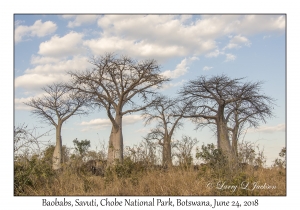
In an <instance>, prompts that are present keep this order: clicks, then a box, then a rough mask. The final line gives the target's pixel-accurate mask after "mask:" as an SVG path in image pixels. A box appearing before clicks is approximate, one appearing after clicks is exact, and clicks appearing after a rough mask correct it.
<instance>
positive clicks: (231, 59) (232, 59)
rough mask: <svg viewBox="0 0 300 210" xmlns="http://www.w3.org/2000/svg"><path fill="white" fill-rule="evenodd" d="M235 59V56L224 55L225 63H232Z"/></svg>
mask: <svg viewBox="0 0 300 210" xmlns="http://www.w3.org/2000/svg"><path fill="white" fill-rule="evenodd" d="M235 59H236V56H235V55H233V54H230V53H228V54H226V60H225V62H229V61H234V60H235Z"/></svg>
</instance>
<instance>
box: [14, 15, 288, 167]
mask: <svg viewBox="0 0 300 210" xmlns="http://www.w3.org/2000/svg"><path fill="white" fill-rule="evenodd" d="M14 24H15V26H14V41H15V43H14V49H15V50H14V53H15V54H14V71H15V74H14V75H15V81H14V85H15V125H20V124H23V123H26V124H28V125H29V126H30V127H34V126H38V127H41V126H42V127H44V128H43V129H41V131H42V130H47V129H50V128H51V126H49V125H47V124H46V123H41V122H40V121H39V120H38V119H37V118H35V117H34V116H32V115H31V114H30V109H29V107H26V106H25V105H24V104H23V102H26V101H28V100H29V99H30V98H31V97H35V96H39V95H41V94H42V90H41V88H42V87H44V86H45V85H48V84H52V83H53V82H60V81H68V79H69V78H68V76H67V75H66V73H65V72H66V71H75V70H85V69H87V68H90V65H89V63H88V60H89V59H90V58H91V57H92V56H100V55H103V54H104V53H106V52H115V53H116V54H118V55H129V56H131V57H133V58H136V59H140V60H142V59H149V58H150V59H152V58H153V59H156V60H157V61H158V63H159V64H160V65H161V71H162V74H163V75H165V76H166V77H169V78H170V79H171V81H170V82H169V83H167V84H165V85H164V87H163V89H162V90H161V92H162V93H163V94H166V95H169V96H176V94H177V91H178V90H179V88H180V87H182V86H183V85H184V84H185V83H186V82H187V81H189V80H191V79H195V78H196V77H197V76H202V75H208V76H213V75H220V74H226V75H228V76H229V77H231V78H240V77H246V79H245V80H244V81H258V80H261V81H264V82H265V83H264V85H263V93H265V94H266V95H268V96H271V97H273V98H275V99H276V105H277V106H276V107H275V108H274V114H275V117H274V118H272V119H269V120H268V122H267V123H266V124H261V126H260V127H259V128H258V129H249V130H248V132H247V134H246V135H245V137H244V140H246V141H251V142H256V143H258V144H259V145H260V146H261V148H264V151H265V154H266V156H267V158H268V163H269V164H270V163H271V162H272V161H273V160H274V159H275V158H276V157H277V156H278V153H279V152H280V149H281V148H282V147H284V146H285V118H286V116H285V108H286V107H285V97H286V95H285V79H286V78H285V71H286V69H285V62H286V60H285V56H286V46H285V43H286V41H285V40H286V36H285V35H286V31H285V30H286V17H285V16H284V15H15V16H14ZM139 114H140V113H135V114H133V115H128V116H125V117H124V125H125V127H124V133H123V135H124V144H125V146H132V145H134V144H137V143H139V142H140V141H141V139H142V137H143V136H145V135H146V134H147V132H148V131H149V130H150V129H151V127H154V124H152V126H151V125H150V126H148V127H145V126H144V124H143V121H142V119H141V117H140V115H139ZM184 122H185V126H184V128H183V129H181V130H179V131H177V132H176V135H175V136H174V139H180V138H181V136H182V134H186V135H189V136H191V137H196V138H197V139H198V140H199V142H200V143H199V145H202V143H205V144H207V143H216V137H215V136H213V133H212V132H211V131H210V130H209V129H203V130H198V131H195V130H194V129H195V126H194V125H193V124H191V123H190V122H189V121H188V120H186V121H184ZM110 126H111V124H110V121H109V120H108V118H107V116H106V114H105V112H104V111H101V110H95V111H94V112H93V113H90V114H89V116H86V117H73V118H70V119H69V120H68V121H67V122H66V123H65V124H64V125H63V131H62V138H63V144H65V145H67V146H72V141H73V140H74V139H75V138H78V139H80V140H82V139H88V140H91V143H92V146H93V147H94V148H95V147H96V146H97V144H98V143H99V141H102V140H104V141H108V137H109V133H110V128H111V127H110ZM49 139H51V141H52V142H54V135H52V136H50V137H49Z"/></svg>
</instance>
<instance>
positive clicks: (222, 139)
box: [216, 106, 235, 161]
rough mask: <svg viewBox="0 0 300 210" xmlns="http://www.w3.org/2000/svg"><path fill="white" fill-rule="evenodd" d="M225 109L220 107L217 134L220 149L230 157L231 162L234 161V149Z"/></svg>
mask: <svg viewBox="0 0 300 210" xmlns="http://www.w3.org/2000/svg"><path fill="white" fill-rule="evenodd" d="M223 110H224V108H222V106H220V107H219V110H218V111H219V113H218V118H217V121H216V123H217V133H218V149H221V150H222V152H223V153H224V154H225V155H226V156H227V157H228V159H229V161H231V160H234V159H235V158H234V156H233V153H232V149H231V146H230V141H229V135H228V128H227V124H226V121H225V119H224V114H223Z"/></svg>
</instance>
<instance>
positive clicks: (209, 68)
mask: <svg viewBox="0 0 300 210" xmlns="http://www.w3.org/2000/svg"><path fill="white" fill-rule="evenodd" d="M212 68H213V67H212V66H204V67H203V71H209V70H211V69H212Z"/></svg>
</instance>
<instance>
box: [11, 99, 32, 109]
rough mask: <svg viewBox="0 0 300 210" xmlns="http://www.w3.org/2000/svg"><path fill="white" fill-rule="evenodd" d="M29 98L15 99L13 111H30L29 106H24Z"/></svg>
mask: <svg viewBox="0 0 300 210" xmlns="http://www.w3.org/2000/svg"><path fill="white" fill-rule="evenodd" d="M31 98H32V97H29V98H15V110H32V108H31V107H30V106H27V105H25V104H24V102H29V100H30V99H31Z"/></svg>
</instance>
